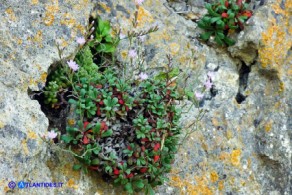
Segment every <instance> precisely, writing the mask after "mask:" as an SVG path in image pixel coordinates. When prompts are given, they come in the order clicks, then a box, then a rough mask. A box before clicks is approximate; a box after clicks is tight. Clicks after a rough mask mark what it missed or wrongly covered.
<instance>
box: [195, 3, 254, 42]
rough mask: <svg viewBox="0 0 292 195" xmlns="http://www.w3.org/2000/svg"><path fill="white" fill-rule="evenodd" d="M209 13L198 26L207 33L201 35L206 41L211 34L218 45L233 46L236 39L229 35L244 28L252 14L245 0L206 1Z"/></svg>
mask: <svg viewBox="0 0 292 195" xmlns="http://www.w3.org/2000/svg"><path fill="white" fill-rule="evenodd" d="M205 7H206V9H207V10H208V13H207V14H206V15H205V16H204V17H203V18H202V19H201V20H200V21H199V22H198V26H199V27H200V28H202V29H204V31H205V33H203V34H201V35H200V38H201V39H202V40H204V41H208V40H209V39H210V37H211V36H214V37H215V38H214V40H215V41H216V43H217V44H218V45H221V46H222V45H227V46H231V45H234V44H235V41H234V40H233V39H231V38H230V37H229V35H230V34H232V33H233V32H239V31H241V30H243V29H244V23H245V22H246V21H247V20H248V19H249V18H250V17H251V16H252V11H251V10H248V9H247V8H248V4H247V3H243V0H220V2H218V1H217V2H215V3H206V6H205Z"/></svg>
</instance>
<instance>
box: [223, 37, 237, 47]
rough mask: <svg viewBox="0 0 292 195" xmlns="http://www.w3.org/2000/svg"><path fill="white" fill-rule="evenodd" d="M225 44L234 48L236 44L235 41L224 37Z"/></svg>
mask: <svg viewBox="0 0 292 195" xmlns="http://www.w3.org/2000/svg"><path fill="white" fill-rule="evenodd" d="M224 41H225V43H227V45H228V46H232V45H234V44H235V41H234V40H233V39H230V38H228V37H224Z"/></svg>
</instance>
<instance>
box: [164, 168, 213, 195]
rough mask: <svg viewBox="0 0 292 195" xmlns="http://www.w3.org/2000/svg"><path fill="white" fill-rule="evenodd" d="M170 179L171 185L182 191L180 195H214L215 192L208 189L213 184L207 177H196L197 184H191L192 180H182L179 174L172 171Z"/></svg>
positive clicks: (188, 178) (187, 178)
mask: <svg viewBox="0 0 292 195" xmlns="http://www.w3.org/2000/svg"><path fill="white" fill-rule="evenodd" d="M171 175H172V176H171V177H170V183H169V184H170V185H171V186H173V187H177V188H179V190H180V194H188V195H212V194H213V190H212V189H211V188H210V187H208V185H209V184H211V182H210V181H209V180H208V177H207V176H206V175H202V176H195V177H194V179H195V182H196V184H193V183H191V181H192V179H190V176H189V177H186V178H185V179H182V178H180V177H179V176H178V175H177V174H175V173H174V172H173V171H172V174H171Z"/></svg>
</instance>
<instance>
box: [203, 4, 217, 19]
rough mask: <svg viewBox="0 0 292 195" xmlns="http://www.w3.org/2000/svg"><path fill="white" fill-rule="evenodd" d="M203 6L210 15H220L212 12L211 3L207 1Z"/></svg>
mask: <svg viewBox="0 0 292 195" xmlns="http://www.w3.org/2000/svg"><path fill="white" fill-rule="evenodd" d="M205 7H206V9H207V10H208V12H209V14H210V15H211V16H215V17H218V16H220V14H218V13H216V12H214V10H213V9H212V5H211V4H210V3H207V4H206V6H205Z"/></svg>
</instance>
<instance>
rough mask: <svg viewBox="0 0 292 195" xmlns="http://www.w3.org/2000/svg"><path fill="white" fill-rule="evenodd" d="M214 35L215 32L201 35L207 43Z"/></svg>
mask: <svg viewBox="0 0 292 195" xmlns="http://www.w3.org/2000/svg"><path fill="white" fill-rule="evenodd" d="M212 34H213V32H206V33H203V34H200V38H201V39H203V40H204V41H207V40H209V39H210V36H211V35H212Z"/></svg>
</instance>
